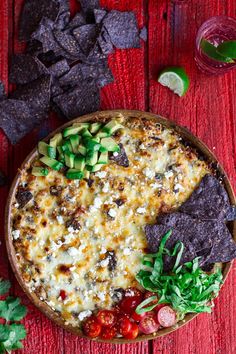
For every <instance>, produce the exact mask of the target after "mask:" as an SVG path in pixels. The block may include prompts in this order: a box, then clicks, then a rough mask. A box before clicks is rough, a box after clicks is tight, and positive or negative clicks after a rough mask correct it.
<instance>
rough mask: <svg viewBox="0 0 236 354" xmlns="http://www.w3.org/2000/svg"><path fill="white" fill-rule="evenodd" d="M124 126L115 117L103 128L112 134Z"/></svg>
mask: <svg viewBox="0 0 236 354" xmlns="http://www.w3.org/2000/svg"><path fill="white" fill-rule="evenodd" d="M122 128H124V127H123V125H121V124H120V123H118V122H117V121H116V120H115V119H113V120H111V121H110V122H109V123H107V124H106V125H104V127H103V128H102V131H103V132H107V133H108V134H110V135H112V134H114V133H115V132H116V131H117V130H119V129H122Z"/></svg>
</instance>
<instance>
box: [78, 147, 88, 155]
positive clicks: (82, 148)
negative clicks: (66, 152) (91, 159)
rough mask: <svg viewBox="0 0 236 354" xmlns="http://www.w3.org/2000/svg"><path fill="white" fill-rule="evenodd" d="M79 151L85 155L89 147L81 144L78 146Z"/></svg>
mask: <svg viewBox="0 0 236 354" xmlns="http://www.w3.org/2000/svg"><path fill="white" fill-rule="evenodd" d="M78 152H79V153H80V154H81V155H83V156H85V155H86V152H87V149H86V147H85V146H83V145H79V146H78Z"/></svg>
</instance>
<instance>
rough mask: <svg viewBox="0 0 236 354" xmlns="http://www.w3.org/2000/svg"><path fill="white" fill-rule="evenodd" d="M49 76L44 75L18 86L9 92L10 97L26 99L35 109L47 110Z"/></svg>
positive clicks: (49, 85)
mask: <svg viewBox="0 0 236 354" xmlns="http://www.w3.org/2000/svg"><path fill="white" fill-rule="evenodd" d="M50 87H51V76H50V75H44V76H41V77H39V78H38V79H36V80H34V81H32V82H30V83H28V84H25V85H22V86H18V88H17V89H16V90H15V91H14V92H13V93H12V94H11V96H10V97H11V98H14V99H18V100H22V101H26V102H28V103H30V104H31V105H32V107H34V108H35V110H37V111H39V112H40V111H44V112H45V111H47V110H48V109H49V103H50Z"/></svg>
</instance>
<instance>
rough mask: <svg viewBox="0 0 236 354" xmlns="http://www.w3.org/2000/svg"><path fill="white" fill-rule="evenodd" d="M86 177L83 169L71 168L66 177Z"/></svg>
mask: <svg viewBox="0 0 236 354" xmlns="http://www.w3.org/2000/svg"><path fill="white" fill-rule="evenodd" d="M83 177H84V173H83V171H79V170H76V169H75V168H71V169H69V170H68V171H67V172H66V178H68V179H82V178H83Z"/></svg>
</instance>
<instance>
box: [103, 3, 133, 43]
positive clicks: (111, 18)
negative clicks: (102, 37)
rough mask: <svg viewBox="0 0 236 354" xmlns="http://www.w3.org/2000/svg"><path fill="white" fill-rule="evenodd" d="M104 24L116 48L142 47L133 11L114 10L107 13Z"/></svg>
mask: <svg viewBox="0 0 236 354" xmlns="http://www.w3.org/2000/svg"><path fill="white" fill-rule="evenodd" d="M103 25H104V26H105V28H106V29H107V32H108V33H109V36H110V38H111V41H112V43H113V45H114V46H115V47H116V48H120V49H126V48H139V47H140V38H139V30H138V26H137V21H136V17H135V14H134V13H133V12H120V11H117V10H112V11H110V12H109V13H108V14H107V15H106V17H105V19H104V21H103Z"/></svg>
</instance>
